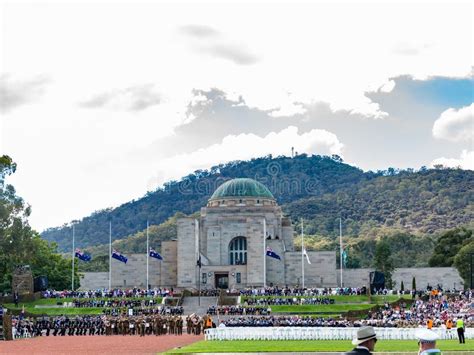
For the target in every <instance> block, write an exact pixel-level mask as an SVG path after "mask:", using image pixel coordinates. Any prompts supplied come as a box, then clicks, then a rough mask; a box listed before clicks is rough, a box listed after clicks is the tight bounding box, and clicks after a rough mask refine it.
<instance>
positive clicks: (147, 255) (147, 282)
mask: <svg viewBox="0 0 474 355" xmlns="http://www.w3.org/2000/svg"><path fill="white" fill-rule="evenodd" d="M148 226H149V224H148V221H146V289H147V290H148V285H149V284H150V283H149V281H148V271H149V269H148V257H149V256H150V246H149V241H148Z"/></svg>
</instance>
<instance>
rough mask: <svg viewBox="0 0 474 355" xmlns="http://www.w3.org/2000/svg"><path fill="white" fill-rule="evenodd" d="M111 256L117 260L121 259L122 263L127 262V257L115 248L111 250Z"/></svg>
mask: <svg viewBox="0 0 474 355" xmlns="http://www.w3.org/2000/svg"><path fill="white" fill-rule="evenodd" d="M112 258H114V259H117V260H118V261H121V262H122V263H125V264H126V263H127V261H128V259H127V257H126V256H125V255H122V254H120V253H119V252H118V251H117V250H115V249H114V251H113V252H112Z"/></svg>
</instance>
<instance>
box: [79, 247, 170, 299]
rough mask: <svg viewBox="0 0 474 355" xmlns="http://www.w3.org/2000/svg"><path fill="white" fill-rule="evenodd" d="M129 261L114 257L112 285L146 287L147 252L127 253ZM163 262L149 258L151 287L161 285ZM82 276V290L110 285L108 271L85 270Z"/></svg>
mask: <svg viewBox="0 0 474 355" xmlns="http://www.w3.org/2000/svg"><path fill="white" fill-rule="evenodd" d="M163 250H164V249H163ZM126 257H127V258H128V261H127V263H126V264H125V263H122V262H120V261H118V260H115V259H112V287H121V288H133V287H140V288H145V287H146V254H126ZM161 263H162V261H160V260H157V259H155V258H149V261H148V265H149V269H148V277H149V283H150V286H151V287H156V286H160V283H161ZM82 275H83V276H82V277H81V287H80V289H82V290H94V289H98V288H108V287H109V273H108V272H84V273H82Z"/></svg>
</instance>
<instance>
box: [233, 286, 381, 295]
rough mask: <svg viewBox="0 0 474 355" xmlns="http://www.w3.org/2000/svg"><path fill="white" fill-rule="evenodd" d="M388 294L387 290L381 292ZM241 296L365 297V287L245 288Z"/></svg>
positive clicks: (241, 291)
mask: <svg viewBox="0 0 474 355" xmlns="http://www.w3.org/2000/svg"><path fill="white" fill-rule="evenodd" d="M384 291H385V292H386V293H388V292H389V291H388V290H381V291H380V293H383V292H384ZM239 293H240V295H241V296H336V295H345V296H350V295H365V294H366V293H367V289H366V287H344V288H342V287H335V288H330V287H329V288H328V287H326V288H302V287H288V286H287V287H278V286H275V287H261V288H245V289H242V290H240V291H239Z"/></svg>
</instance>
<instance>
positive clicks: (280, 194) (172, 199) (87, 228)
mask: <svg viewBox="0 0 474 355" xmlns="http://www.w3.org/2000/svg"><path fill="white" fill-rule="evenodd" d="M375 176H377V174H375V173H371V172H370V173H364V172H363V171H362V170H360V169H358V168H355V167H353V166H350V165H348V164H345V163H343V162H342V161H341V160H340V158H339V157H337V156H334V157H325V156H318V155H314V156H311V157H308V156H306V155H304V154H303V155H298V156H296V157H294V158H288V157H277V158H272V157H271V156H268V157H263V158H258V159H252V160H250V161H235V162H230V163H227V164H221V165H218V166H214V167H212V168H211V169H209V170H198V171H195V172H194V173H193V174H190V175H188V176H186V177H184V178H183V179H182V180H180V181H171V182H168V183H167V184H165V186H164V187H163V188H161V189H158V190H156V191H154V192H149V193H147V194H146V195H145V196H144V197H142V198H141V199H138V200H136V201H130V202H128V203H125V204H123V205H121V206H119V207H117V208H114V209H106V210H102V211H97V212H95V213H93V214H92V215H90V216H88V217H85V218H83V219H82V220H81V221H79V222H78V223H77V224H76V227H75V231H76V246H78V247H87V246H93V245H99V244H105V243H108V240H109V235H108V233H109V221H111V222H112V234H113V240H117V239H122V238H124V237H126V236H128V235H131V234H134V233H136V232H138V231H141V230H143V229H144V228H145V226H146V221H147V220H149V222H150V224H152V225H158V224H160V223H162V222H164V221H165V220H166V219H168V218H169V217H171V216H173V215H174V214H175V213H177V212H181V213H185V214H192V213H194V212H196V211H199V209H200V208H201V207H202V206H204V205H205V204H206V202H207V200H208V198H209V196H210V195H211V194H212V193H213V192H214V190H215V189H216V188H217V187H218V186H219V185H220V184H222V183H223V182H224V181H226V180H228V179H232V178H236V177H249V178H253V179H256V180H258V181H260V182H262V183H263V184H265V185H266V186H267V187H268V188H269V189H270V190H271V191H272V193H273V194H274V196H275V197H276V198H277V200H278V202H279V203H280V204H283V203H287V202H291V201H295V200H298V199H300V198H303V197H309V196H320V195H324V194H327V193H331V192H335V191H337V190H340V189H342V188H345V187H349V186H352V185H354V184H357V183H358V182H360V181H363V180H367V179H372V178H374V177H375ZM41 235H42V237H43V238H44V239H46V240H49V241H53V242H56V243H57V244H58V246H59V249H60V250H62V251H66V250H69V249H70V248H71V228H70V227H68V226H61V227H56V228H50V229H47V230H45V231H43V233H41Z"/></svg>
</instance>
